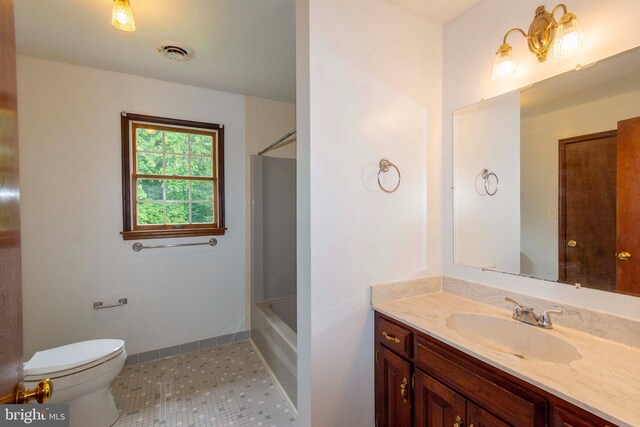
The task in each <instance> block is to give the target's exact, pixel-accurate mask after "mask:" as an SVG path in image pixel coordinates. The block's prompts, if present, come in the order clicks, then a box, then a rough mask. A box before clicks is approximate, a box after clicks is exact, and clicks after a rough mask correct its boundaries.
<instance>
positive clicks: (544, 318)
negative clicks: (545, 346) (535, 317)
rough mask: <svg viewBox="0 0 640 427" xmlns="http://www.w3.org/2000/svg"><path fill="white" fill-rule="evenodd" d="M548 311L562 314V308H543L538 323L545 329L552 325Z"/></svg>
mask: <svg viewBox="0 0 640 427" xmlns="http://www.w3.org/2000/svg"><path fill="white" fill-rule="evenodd" d="M550 313H556V314H562V310H561V309H557V310H545V311H543V312H542V314H541V315H540V320H539V321H538V324H539V325H540V326H541V327H543V328H545V329H551V328H552V327H553V324H552V323H551V316H549V314H550Z"/></svg>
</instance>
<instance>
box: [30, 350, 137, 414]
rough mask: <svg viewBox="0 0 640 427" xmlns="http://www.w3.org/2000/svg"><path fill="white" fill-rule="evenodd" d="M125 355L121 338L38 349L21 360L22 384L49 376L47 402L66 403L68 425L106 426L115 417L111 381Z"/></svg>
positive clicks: (122, 363)
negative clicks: (22, 366)
mask: <svg viewBox="0 0 640 427" xmlns="http://www.w3.org/2000/svg"><path fill="white" fill-rule="evenodd" d="M126 359H127V352H126V351H125V348H124V341H122V340H114V339H102V340H91V341H83V342H78V343H74V344H69V345H65V346H62V347H56V348H52V349H49V350H44V351H39V352H37V353H36V354H34V355H33V357H32V358H31V360H29V361H28V362H26V363H25V364H24V385H25V387H26V388H33V387H35V386H36V385H37V384H38V382H40V381H41V380H44V379H49V380H51V383H52V384H53V394H52V395H51V400H49V402H48V403H67V404H69V418H70V426H71V427H87V426H91V427H108V426H111V425H113V424H114V423H115V422H116V421H117V420H118V409H117V408H116V404H115V402H114V400H113V396H112V395H111V390H110V389H109V386H110V384H111V381H113V379H114V378H115V377H116V376H117V375H118V374H119V373H120V371H121V370H122V368H123V367H124V363H125V361H126Z"/></svg>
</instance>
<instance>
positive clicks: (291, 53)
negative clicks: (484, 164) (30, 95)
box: [15, 0, 479, 102]
mask: <svg viewBox="0 0 640 427" xmlns="http://www.w3.org/2000/svg"><path fill="white" fill-rule="evenodd" d="M388 1H391V2H393V3H396V4H399V5H401V6H403V7H405V8H407V9H410V10H412V11H414V12H415V13H418V14H420V15H423V16H425V17H427V18H429V19H432V20H435V21H438V22H441V23H445V22H447V21H449V20H451V19H452V18H453V17H454V16H456V15H458V14H460V13H462V12H464V11H465V10H466V9H468V8H469V7H471V6H472V5H474V4H475V3H477V2H478V1H479V0H388ZM112 5H113V0H64V1H62V0H15V15H16V40H17V49H18V53H20V54H24V55H30V56H35V57H39V58H46V59H53V60H57V61H62V62H67V63H72V64H79V65H86V66H90V67H96V68H101V69H106V70H112V71H118V72H123V73H129V74H136V75H140V76H146V77H151V78H157V79H161V80H167V81H173V82H178V83H184V84H189V85H193V86H200V87H206V88H210V89H217V90H222V91H226V92H232V93H239V94H243V95H251V96H258V97H262V98H268V99H275V100H280V101H287V102H295V90H296V88H295V0H179V1H175V0H131V7H132V9H133V12H134V16H135V21H136V31H135V32H132V33H127V32H124V31H120V30H117V29H115V28H113V27H112V26H111V8H112ZM165 40H171V41H178V42H181V43H185V44H187V45H188V46H190V47H191V48H193V49H194V50H195V52H196V56H195V59H194V60H192V61H190V62H175V61H171V60H169V59H167V58H165V57H162V56H160V55H159V54H158V53H157V51H156V47H157V45H158V42H160V41H165Z"/></svg>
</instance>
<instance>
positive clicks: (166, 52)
mask: <svg viewBox="0 0 640 427" xmlns="http://www.w3.org/2000/svg"><path fill="white" fill-rule="evenodd" d="M158 53H160V54H161V55H162V56H166V57H167V58H169V59H171V60H172V61H191V60H192V59H193V58H195V56H196V52H195V51H194V50H193V49H191V48H190V47H189V46H187V45H186V44H184V43H180V42H175V41H163V42H160V43H158Z"/></svg>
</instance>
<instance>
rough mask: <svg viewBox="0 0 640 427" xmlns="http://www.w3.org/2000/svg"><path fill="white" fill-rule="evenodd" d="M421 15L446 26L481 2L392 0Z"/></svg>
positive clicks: (461, 0)
mask: <svg viewBox="0 0 640 427" xmlns="http://www.w3.org/2000/svg"><path fill="white" fill-rule="evenodd" d="M390 1H391V2H393V3H397V4H399V5H402V6H404V7H406V8H407V9H411V10H413V11H414V12H417V13H419V14H420V15H422V16H424V17H426V18H429V19H433V20H434V21H436V22H440V23H441V24H446V23H447V22H449V21H451V20H452V19H453V18H455V17H456V16H458V15H460V14H461V13H463V12H464V11H466V10H467V9H469V8H470V7H471V6H473V5H474V4H476V3H479V2H480V1H481V0H390Z"/></svg>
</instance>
